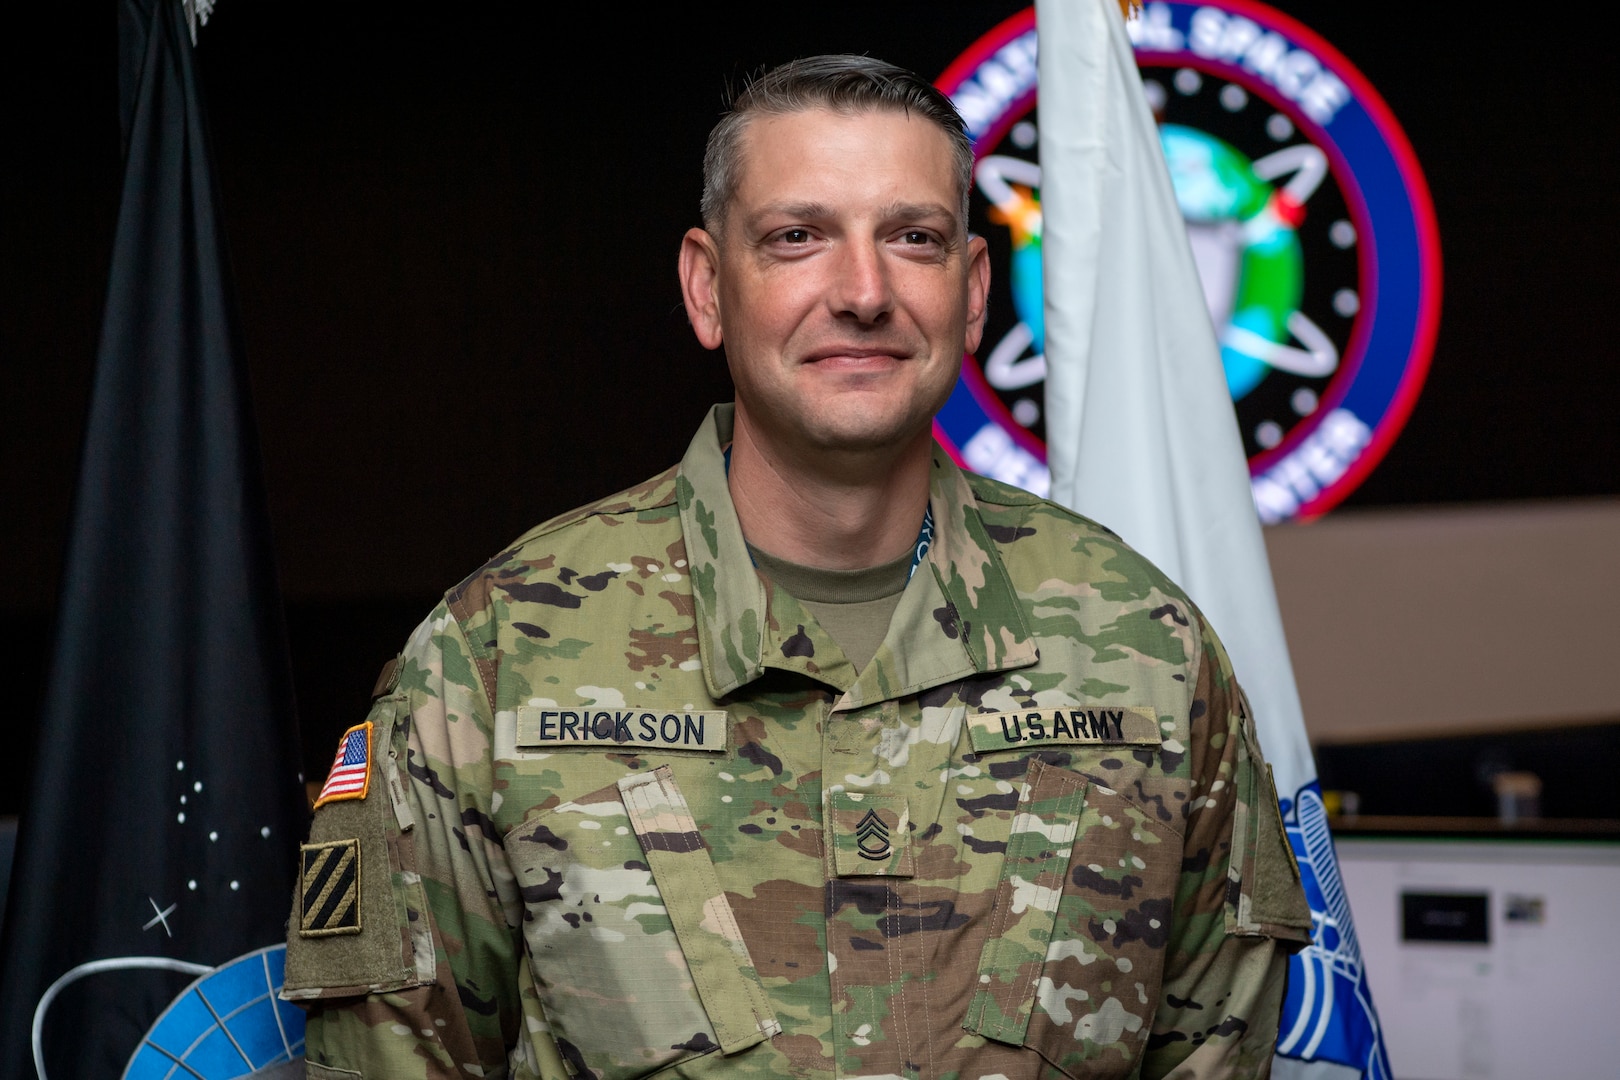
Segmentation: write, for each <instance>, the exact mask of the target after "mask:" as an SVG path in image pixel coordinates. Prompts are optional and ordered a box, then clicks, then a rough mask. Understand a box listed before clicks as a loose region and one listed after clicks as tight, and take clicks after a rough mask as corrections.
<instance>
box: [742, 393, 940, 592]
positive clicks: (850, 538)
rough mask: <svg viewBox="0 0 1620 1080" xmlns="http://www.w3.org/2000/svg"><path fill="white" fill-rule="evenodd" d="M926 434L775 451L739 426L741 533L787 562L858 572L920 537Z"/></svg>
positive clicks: (926, 468)
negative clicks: (872, 446) (869, 444)
mask: <svg viewBox="0 0 1620 1080" xmlns="http://www.w3.org/2000/svg"><path fill="white" fill-rule="evenodd" d="M932 446H933V440H932V438H931V437H930V435H929V433H928V432H924V433H922V435H921V436H920V437H919V438H917V439H915V440H913V442H912V443H910V444H908V445H906V446H903V447H899V448H896V449H892V450H883V451H871V452H863V453H861V454H853V453H852V454H846V455H839V456H837V457H836V458H835V459H833V460H827V459H826V457H825V456H824V455H810V454H802V455H801V454H791V453H783V452H780V451H777V450H776V449H775V448H773V447H771V446H769V445H767V444H765V443H763V442H762V441H760V440H758V439H757V438H755V437H754V435H753V432H751V431H750V430H748V428H747V427H746V426H745V425H744V424H739V425H738V427H737V430H736V433H735V436H734V439H733V442H732V445H731V471H730V476H729V482H730V487H731V500H732V502H733V504H734V505H735V506H736V508H737V520H738V522H739V523H741V525H742V531H743V535H744V536H745V537H747V539H748V541H749V542H750V543H752V544H754V545H755V546H757V547H760V548H763V549H764V550H766V551H769V552H770V553H771V554H773V555H776V556H778V557H779V558H782V559H787V560H789V561H790V562H795V563H799V564H801V565H804V566H813V567H819V568H821V569H825V570H859V569H864V568H866V567H870V566H877V565H879V564H880V563H884V562H888V561H890V560H892V559H895V558H897V557H898V556H899V555H901V554H902V553H903V552H905V551H906V550H907V549H909V548H910V547H911V546H912V545H913V544H915V543H916V541H917V530H918V528H919V527H921V525H922V520H923V514H924V512H925V510H926V509H927V506H928V473H929V467H930V461H931V452H932Z"/></svg>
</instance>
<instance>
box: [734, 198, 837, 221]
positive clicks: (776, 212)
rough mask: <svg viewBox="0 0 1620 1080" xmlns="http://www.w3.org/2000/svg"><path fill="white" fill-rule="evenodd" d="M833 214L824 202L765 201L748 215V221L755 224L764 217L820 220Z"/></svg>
mask: <svg viewBox="0 0 1620 1080" xmlns="http://www.w3.org/2000/svg"><path fill="white" fill-rule="evenodd" d="M832 216H833V211H832V208H831V207H830V206H828V205H827V204H826V203H819V202H782V203H767V204H766V205H764V206H762V207H760V208H759V209H758V210H756V211H754V212H753V213H752V214H750V215H748V223H749V224H750V225H756V224H758V223H760V222H762V221H764V220H765V219H766V218H787V219H788V220H791V221H820V220H823V219H825V218H829V217H832Z"/></svg>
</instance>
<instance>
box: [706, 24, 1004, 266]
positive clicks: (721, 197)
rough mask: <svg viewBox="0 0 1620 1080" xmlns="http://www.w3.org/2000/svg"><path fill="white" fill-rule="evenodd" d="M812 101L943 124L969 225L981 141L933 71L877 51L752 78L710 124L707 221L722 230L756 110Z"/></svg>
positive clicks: (795, 108) (802, 106)
mask: <svg viewBox="0 0 1620 1080" xmlns="http://www.w3.org/2000/svg"><path fill="white" fill-rule="evenodd" d="M806 109H830V110H831V111H833V112H836V113H843V114H846V115H849V114H855V113H862V112H868V111H872V110H877V109H884V110H893V111H896V112H904V113H907V114H910V113H916V114H917V115H919V116H921V117H923V119H925V120H927V121H928V122H930V123H932V124H933V125H934V126H936V127H938V128H939V129H940V130H941V131H943V132H944V133H945V135H946V137H947V138H948V139H950V143H951V156H952V158H953V159H954V161H953V164H954V165H955V166H956V170H955V171H956V186H957V192H958V194H959V195H960V196H961V214H962V228H964V229H966V228H967V208H968V190H969V187H970V186H971V184H972V182H973V144H972V143H970V142H969V141H968V137H967V129H966V127H965V126H964V125H963V123H962V117H961V114H959V113H958V112H957V111H956V106H955V105H952V104H951V99H950V98H948V97H946V96H945V95H944V94H942V93H940V91H939V90H937V89H935V88H934V86H933V85H932V84H931V83H929V82H928V81H927V80H926V79H923V78H920V77H919V76H917V75H914V74H912V73H911V72H909V71H907V70H906V69H905V68H902V67H896V66H895V65H893V64H889V63H885V62H884V61H882V60H874V59H873V58H872V57H869V56H854V55H848V54H845V55H834V56H811V57H806V58H804V59H802V60H790V61H788V62H787V63H785V64H783V65H781V66H780V67H775V68H772V69H771V70H770V71H767V72H765V73H764V74H762V75H758V76H756V77H754V78H753V79H750V80H749V81H748V83H747V84H746V85H745V86H744V87H743V89H742V92H741V93H739V94H737V95H736V96H735V97H734V98H732V99H731V102H730V105H729V107H728V108H727V109H726V112H725V115H724V116H722V117H721V118H720V122H719V123H718V124H716V125H714V130H713V131H711V132H709V145H708V148H707V150H705V151H704V154H703V202H702V211H703V226H704V228H706V229H708V230H709V231H710V232H711V233H715V234H716V235H718V234H719V231H720V224H721V221H722V219H723V218H724V217H725V213H726V208H727V206H729V205H730V203H731V200H732V197H733V196H734V195H735V194H736V191H737V174H738V162H739V158H740V156H741V148H742V134H743V131H744V130H745V129H746V128H747V126H748V121H749V118H750V117H752V116H754V115H756V114H757V115H762V116H783V115H786V114H788V113H796V112H803V111H804V110H806Z"/></svg>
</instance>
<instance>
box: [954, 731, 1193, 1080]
mask: <svg viewBox="0 0 1620 1080" xmlns="http://www.w3.org/2000/svg"><path fill="white" fill-rule="evenodd" d="M1180 867H1181V841H1180V838H1179V837H1178V836H1176V834H1175V833H1174V832H1173V831H1172V830H1170V829H1169V828H1167V827H1166V826H1165V825H1164V824H1162V823H1161V822H1159V821H1158V820H1156V819H1154V818H1151V817H1149V816H1148V815H1147V814H1145V813H1144V812H1143V811H1141V810H1140V809H1138V808H1137V807H1136V806H1135V805H1134V804H1133V803H1131V802H1130V800H1128V799H1126V798H1124V797H1123V796H1121V795H1119V794H1118V793H1117V792H1114V791H1111V790H1109V789H1108V788H1105V787H1102V786H1100V785H1098V784H1090V785H1089V786H1088V784H1087V782H1086V779H1085V777H1083V776H1081V775H1079V774H1078V773H1075V772H1071V771H1069V770H1067V769H1063V768H1058V767H1054V766H1050V765H1046V764H1044V763H1042V762H1040V761H1038V760H1037V761H1032V762H1031V763H1030V767H1029V772H1028V773H1027V774H1026V777H1025V781H1024V788H1023V790H1022V792H1021V793H1020V796H1019V800H1018V807H1017V810H1016V811H1015V814H1014V817H1013V822H1012V829H1011V832H1010V834H1009V836H1008V842H1007V853H1006V858H1005V862H1004V864H1003V867H1002V872H1001V877H1000V880H999V883H998V885H997V891H996V898H995V903H994V907H993V909H992V913H991V925H990V936H989V940H988V941H987V942H986V944H985V947H984V952H983V953H982V955H981V956H980V959H979V971H978V976H979V989H978V991H977V992H976V993H975V995H974V997H973V1001H972V1003H971V1004H970V1005H969V1008H968V1017H967V1022H966V1025H965V1026H966V1027H967V1029H968V1030H969V1031H974V1032H977V1033H978V1034H980V1035H983V1036H985V1037H986V1038H989V1039H994V1040H996V1041H997V1042H1002V1043H1011V1044H1014V1045H1022V1046H1026V1047H1029V1048H1030V1049H1033V1050H1035V1051H1036V1052H1038V1053H1039V1054H1040V1055H1041V1056H1042V1057H1043V1058H1045V1059H1046V1060H1047V1061H1048V1062H1050V1063H1051V1064H1052V1065H1054V1066H1055V1067H1057V1068H1058V1069H1059V1070H1060V1071H1061V1072H1062V1073H1063V1074H1064V1075H1066V1076H1071V1077H1075V1078H1077V1080H1090V1078H1093V1077H1096V1078H1103V1077H1116V1076H1117V1077H1124V1076H1129V1075H1131V1074H1132V1072H1133V1070H1134V1069H1135V1066H1136V1061H1137V1059H1138V1058H1139V1057H1140V1056H1141V1052H1142V1049H1143V1048H1144V1047H1145V1046H1146V1044H1147V1038H1148V1034H1149V1032H1150V1030H1151V1029H1152V1026H1153V1014H1154V1010H1155V1009H1156V1007H1157V1005H1158V1000H1159V984H1160V980H1161V976H1162V973H1163V971H1164V953H1165V949H1166V946H1167V944H1168V942H1169V934H1170V916H1171V909H1172V907H1173V904H1174V899H1175V889H1176V880H1177V876H1178V874H1179V871H1180Z"/></svg>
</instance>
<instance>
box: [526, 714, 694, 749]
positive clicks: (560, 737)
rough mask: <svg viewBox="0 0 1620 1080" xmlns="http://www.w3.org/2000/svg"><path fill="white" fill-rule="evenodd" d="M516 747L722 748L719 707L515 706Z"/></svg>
mask: <svg viewBox="0 0 1620 1080" xmlns="http://www.w3.org/2000/svg"><path fill="white" fill-rule="evenodd" d="M517 746H518V749H520V750H543V749H548V748H551V747H563V746H590V747H596V748H600V749H603V750H606V749H610V748H617V749H625V750H697V751H700V752H702V753H707V754H722V753H725V749H726V713H725V710H723V709H721V710H715V711H704V712H666V711H664V710H661V709H660V710H654V709H636V708H630V709H593V708H573V709H560V708H541V707H538V706H532V705H525V706H522V707H520V708H519V709H518V710H517Z"/></svg>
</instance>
